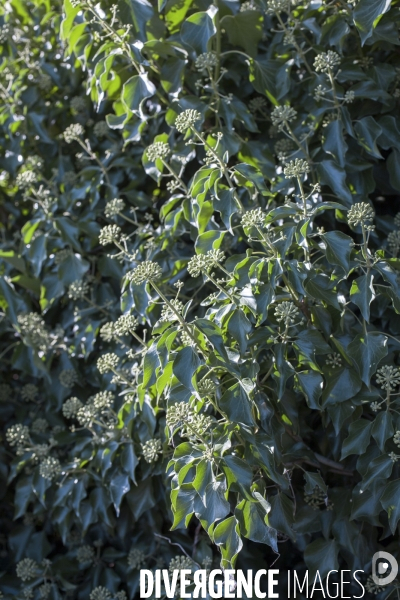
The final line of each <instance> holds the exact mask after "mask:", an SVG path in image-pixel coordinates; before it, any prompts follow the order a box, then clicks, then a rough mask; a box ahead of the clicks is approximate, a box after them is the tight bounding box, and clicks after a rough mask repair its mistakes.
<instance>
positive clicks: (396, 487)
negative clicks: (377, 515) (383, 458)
mask: <svg viewBox="0 0 400 600" xmlns="http://www.w3.org/2000/svg"><path fill="white" fill-rule="evenodd" d="M399 497H400V479H396V480H395V481H391V482H390V483H388V484H387V485H386V487H385V491H384V492H383V494H382V497H381V504H382V506H383V508H384V509H385V510H386V512H387V514H388V519H389V526H390V529H391V532H392V534H393V535H395V533H396V530H397V524H398V522H399V519H400V502H399Z"/></svg>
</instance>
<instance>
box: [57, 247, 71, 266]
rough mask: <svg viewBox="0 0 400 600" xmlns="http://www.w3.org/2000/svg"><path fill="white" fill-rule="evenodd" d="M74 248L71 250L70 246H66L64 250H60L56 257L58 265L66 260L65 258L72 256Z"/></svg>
mask: <svg viewBox="0 0 400 600" xmlns="http://www.w3.org/2000/svg"><path fill="white" fill-rule="evenodd" d="M72 254H73V253H72V250H70V249H69V248H64V249H63V250H59V252H57V254H56V255H55V257H54V262H55V264H56V265H59V264H61V263H62V262H64V260H66V259H67V258H69V257H70V256H72Z"/></svg>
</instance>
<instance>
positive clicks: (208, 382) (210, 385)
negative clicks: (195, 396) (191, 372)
mask: <svg viewBox="0 0 400 600" xmlns="http://www.w3.org/2000/svg"><path fill="white" fill-rule="evenodd" d="M197 389H198V392H199V394H200V396H201V397H202V398H204V397H206V396H213V395H214V394H215V390H216V389H217V386H216V384H215V383H214V381H213V380H212V379H204V380H203V381H199V383H198V384H197Z"/></svg>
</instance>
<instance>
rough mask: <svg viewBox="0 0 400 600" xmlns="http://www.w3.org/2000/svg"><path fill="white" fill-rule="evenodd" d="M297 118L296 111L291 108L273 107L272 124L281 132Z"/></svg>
mask: <svg viewBox="0 0 400 600" xmlns="http://www.w3.org/2000/svg"><path fill="white" fill-rule="evenodd" d="M296 117H297V111H295V110H294V108H292V107H291V106H275V108H274V110H273V111H272V113H271V121H272V124H273V125H275V126H276V127H277V128H278V131H282V130H283V129H284V127H285V125H286V124H287V123H290V122H291V121H293V120H294V119H295V118H296Z"/></svg>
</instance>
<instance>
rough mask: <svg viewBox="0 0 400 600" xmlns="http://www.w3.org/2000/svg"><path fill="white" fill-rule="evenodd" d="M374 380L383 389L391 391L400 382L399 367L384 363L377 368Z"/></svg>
mask: <svg viewBox="0 0 400 600" xmlns="http://www.w3.org/2000/svg"><path fill="white" fill-rule="evenodd" d="M376 381H377V383H378V384H379V385H380V386H381V388H382V389H383V390H386V391H387V392H392V391H394V390H395V389H396V387H397V386H398V385H399V384H400V369H399V368H398V367H393V366H391V365H384V366H383V367H381V368H380V369H378V371H377V374H376Z"/></svg>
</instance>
